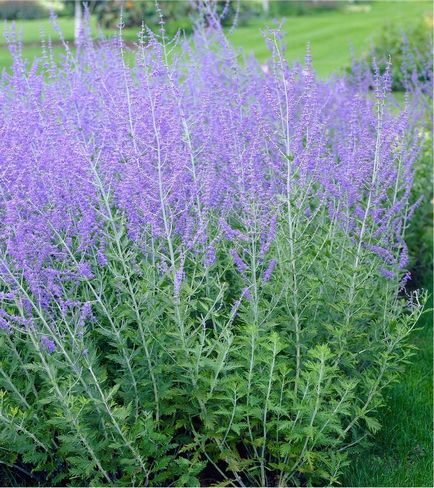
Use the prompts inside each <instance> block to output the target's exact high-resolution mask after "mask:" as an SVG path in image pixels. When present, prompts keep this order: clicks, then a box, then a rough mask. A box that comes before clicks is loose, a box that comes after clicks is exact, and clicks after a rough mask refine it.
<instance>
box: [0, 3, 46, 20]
mask: <svg viewBox="0 0 434 488" xmlns="http://www.w3.org/2000/svg"><path fill="white" fill-rule="evenodd" d="M43 17H48V11H47V10H46V9H45V8H44V7H43V6H42V5H41V4H40V3H39V2H37V1H36V0H20V1H17V0H0V19H1V20H31V19H41V18H43Z"/></svg>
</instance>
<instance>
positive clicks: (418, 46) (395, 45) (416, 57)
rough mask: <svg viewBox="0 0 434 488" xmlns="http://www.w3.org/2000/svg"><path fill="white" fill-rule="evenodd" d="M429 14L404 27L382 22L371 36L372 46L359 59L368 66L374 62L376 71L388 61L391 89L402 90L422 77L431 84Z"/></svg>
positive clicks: (431, 37) (381, 68)
mask: <svg viewBox="0 0 434 488" xmlns="http://www.w3.org/2000/svg"><path fill="white" fill-rule="evenodd" d="M432 48H433V36H432V17H431V19H429V18H427V19H424V20H423V21H421V22H419V23H418V24H416V25H414V26H411V27H409V28H408V29H406V30H404V29H402V28H398V27H397V26H394V25H391V24H389V25H386V26H385V28H384V29H383V30H382V32H381V34H379V35H378V36H377V37H375V38H374V39H373V42H372V47H371V49H370V51H369V53H367V54H366V55H365V56H364V58H363V61H364V62H365V63H366V64H367V65H368V66H369V67H371V68H372V66H373V64H374V62H375V63H376V64H377V65H378V67H379V68H380V72H384V71H385V70H386V66H387V64H388V63H389V62H390V61H391V62H392V73H391V75H392V89H393V90H395V91H405V90H408V89H409V86H410V85H409V82H410V83H418V82H422V81H425V80H426V79H427V80H428V81H430V82H431V84H432Z"/></svg>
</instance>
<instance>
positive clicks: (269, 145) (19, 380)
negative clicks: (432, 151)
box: [0, 14, 423, 486]
mask: <svg viewBox="0 0 434 488" xmlns="http://www.w3.org/2000/svg"><path fill="white" fill-rule="evenodd" d="M211 19H212V16H211V14H209V15H208V17H207V27H206V28H205V27H204V28H202V29H200V28H198V30H197V31H196V33H195V34H194V36H193V39H192V41H191V42H190V43H189V44H187V43H185V44H183V46H182V47H183V53H182V54H181V55H176V54H175V53H174V52H173V48H174V44H175V43H176V42H178V40H177V39H175V40H174V41H168V40H167V38H166V36H165V34H164V31H163V33H162V34H161V36H159V37H158V36H156V35H154V34H153V33H152V32H148V31H146V30H144V31H142V32H141V33H140V35H139V39H138V44H137V49H135V50H134V51H132V52H131V53H128V56H127V49H126V47H125V46H124V44H123V42H122V38H121V37H119V38H118V39H116V40H114V41H108V40H102V41H101V42H100V43H98V44H97V45H95V44H94V43H93V42H92V41H91V39H90V37H89V35H87V34H86V33H85V34H84V35H83V37H82V39H81V42H80V45H79V46H78V49H77V54H73V53H72V52H70V51H69V50H68V48H67V46H65V47H66V50H65V56H64V58H63V60H62V61H61V62H60V63H59V64H55V63H54V62H53V60H52V57H51V54H50V51H49V50H47V51H44V52H43V56H42V58H41V59H40V60H39V62H35V64H34V65H33V66H32V67H30V68H29V67H28V66H27V65H26V63H25V62H24V61H23V60H22V58H21V56H20V50H19V44H16V43H14V39H13V36H11V39H10V42H11V51H12V54H13V56H14V64H13V67H12V70H11V72H10V73H7V72H4V73H3V76H2V80H1V89H0V134H1V141H2V151H1V153H0V158H1V168H2V171H1V174H0V188H1V196H2V198H1V206H0V209H1V210H0V211H1V217H2V218H1V232H0V253H1V254H0V273H1V290H0V292H1V293H0V299H1V308H0V329H1V330H0V347H1V368H0V373H1V375H0V422H1V430H0V439H1V446H2V450H1V451H0V452H1V454H0V456H1V458H0V461H1V462H2V463H4V464H6V465H15V466H17V467H18V468H19V469H21V470H24V471H27V472H28V474H29V476H31V477H34V478H35V479H36V481H37V482H39V483H46V484H50V485H52V484H66V483H68V484H77V485H87V484H98V485H110V484H114V485H116V486H121V485H128V486H131V485H152V486H161V485H169V484H175V485H177V486H181V485H187V486H191V485H198V484H200V483H202V484H210V483H216V482H219V481H221V480H226V481H225V482H226V483H229V484H234V485H237V486H271V485H277V484H279V486H283V485H291V484H319V483H335V482H337V481H338V479H339V474H340V471H341V468H342V466H344V465H345V464H346V462H347V461H346V456H347V452H348V451H349V449H351V447H352V446H354V445H356V444H358V443H359V442H360V441H362V440H363V439H365V438H366V437H367V435H368V433H369V432H376V431H377V430H378V429H379V428H380V425H379V422H378V420H377V419H376V411H377V409H378V408H379V407H380V406H381V404H382V391H383V390H384V388H385V387H386V386H387V385H388V384H389V383H390V382H392V381H394V380H395V379H396V377H397V374H398V373H399V371H400V368H401V365H402V364H403V363H404V362H405V361H406V360H407V359H408V358H409V356H410V355H411V348H410V346H409V345H408V343H407V339H408V336H409V334H410V332H411V330H412V329H413V328H414V325H415V323H416V320H417V318H418V316H419V315H420V313H421V311H422V306H421V302H423V296H422V297H419V295H418V294H417V293H413V294H411V295H406V292H405V282H406V281H407V280H408V279H409V273H408V271H407V261H408V258H407V248H406V244H405V240H404V236H405V231H406V228H407V226H408V224H409V219H410V218H411V215H412V212H413V210H414V205H411V204H410V203H409V195H410V191H411V187H412V181H413V174H414V166H413V165H414V161H415V160H416V158H417V156H418V148H419V147H420V144H419V138H418V136H417V131H416V130H415V124H414V117H413V116H410V115H411V114H412V113H413V112H411V110H410V109H409V107H408V106H406V107H405V108H404V109H403V110H402V112H400V113H396V110H391V109H390V107H389V101H388V100H389V99H388V91H389V89H390V76H389V71H387V70H386V72H385V73H384V74H383V75H380V74H379V73H377V74H376V75H375V80H374V85H375V96H374V97H372V96H371V94H370V93H368V92H367V91H366V90H364V89H363V88H362V86H363V85H362V84H354V83H349V82H348V81H347V80H346V79H334V80H332V81H329V82H322V81H319V80H318V79H317V78H316V77H315V73H314V71H313V68H312V65H311V61H310V57H309V55H307V57H306V62H305V64H304V66H298V65H297V66H294V67H289V66H288V64H287V62H286V61H285V60H284V48H283V46H282V41H281V38H280V33H279V32H277V31H270V32H269V33H268V34H267V36H266V37H267V43H268V45H269V47H270V50H271V60H270V62H269V64H267V65H266V66H264V67H262V69H261V67H260V66H259V65H258V64H257V63H256V61H255V60H254V59H248V60H242V59H240V56H239V53H237V52H236V51H234V49H233V48H232V47H231V46H230V44H229V43H228V41H227V40H226V39H225V37H224V36H223V34H222V32H221V31H220V28H219V26H218V24H217V23H215V25H212V24H213V22H211ZM208 24H211V26H210V25H208ZM176 52H180V51H179V50H178V51H176ZM132 56H134V62H132V63H130V62H127V60H130V59H131V57H132ZM169 60H170V61H169Z"/></svg>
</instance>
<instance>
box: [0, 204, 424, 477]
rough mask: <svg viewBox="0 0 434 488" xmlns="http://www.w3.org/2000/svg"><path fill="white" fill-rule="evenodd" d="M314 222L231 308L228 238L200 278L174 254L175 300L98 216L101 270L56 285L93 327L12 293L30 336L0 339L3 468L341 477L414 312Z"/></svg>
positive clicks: (35, 473)
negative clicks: (179, 278) (50, 345)
mask: <svg viewBox="0 0 434 488" xmlns="http://www.w3.org/2000/svg"><path fill="white" fill-rule="evenodd" d="M300 218H302V217H300ZM326 224H327V216H326V215H325V214H323V215H318V217H317V218H316V222H315V226H316V232H315V233H313V235H311V236H310V245H309V247H306V246H305V243H304V242H303V241H302V240H300V241H299V242H298V243H297V244H296V249H291V246H293V243H291V242H290V240H289V239H288V237H287V235H286V231H285V222H284V221H282V222H280V223H279V230H278V237H277V239H276V241H275V244H274V246H275V249H274V250H273V251H274V252H275V253H276V254H277V255H278V256H279V257H280V261H279V266H278V267H277V269H276V273H275V276H274V278H272V279H271V280H270V281H269V282H267V283H264V282H261V281H260V280H259V281H254V280H255V277H253V276H250V280H251V281H252V284H254V286H253V293H252V295H253V296H252V298H251V299H250V300H247V301H243V302H242V303H238V306H237V308H236V309H234V307H233V306H232V305H231V304H233V303H234V299H235V297H237V296H239V293H240V287H242V286H243V285H242V282H241V279H240V277H239V276H238V277H237V275H236V274H234V273H233V271H230V269H231V264H230V262H231V257H230V253H229V246H228V245H227V244H226V243H225V241H222V242H221V243H220V245H219V247H218V250H217V252H218V255H219V259H218V261H217V262H216V263H215V264H214V265H213V266H212V267H211V268H210V269H206V268H204V266H203V265H201V264H200V260H198V259H196V258H194V257H193V256H190V258H189V259H187V260H186V261H185V279H184V282H183V284H182V286H181V289H180V292H179V299H174V298H173V290H172V285H171V284H170V280H168V279H167V277H165V276H161V275H159V273H158V270H157V269H156V268H155V266H154V265H153V263H152V262H149V261H148V260H147V259H146V257H145V256H143V254H142V251H141V249H140V248H139V247H138V246H137V245H136V244H135V243H134V242H133V241H131V239H129V238H128V237H127V234H126V230H125V229H126V227H125V221H124V219H123V217H122V216H121V215H120V214H116V213H115V212H114V211H113V212H110V213H109V218H108V223H107V229H106V237H107V241H106V245H107V250H106V252H107V256H108V258H109V259H108V263H107V265H106V266H104V267H101V266H100V265H98V263H97V260H96V258H95V262H94V264H93V266H92V271H93V278H91V279H86V280H83V281H82V282H80V283H70V284H65V286H68V288H69V289H68V296H69V297H70V298H71V302H76V301H77V302H89V303H91V304H92V312H93V316H92V317H91V318H90V319H88V320H90V323H88V324H83V323H82V320H81V317H80V314H79V313H77V312H76V311H75V312H74V309H73V308H72V309H71V311H66V312H65V310H59V312H58V314H57V316H53V314H52V311H51V312H50V313H48V312H47V311H45V310H44V309H43V308H41V307H40V306H39V305H37V304H36V302H35V301H33V300H32V297H31V293H30V291H29V289H28V288H27V285H26V284H25V283H20V284H19V286H20V288H21V289H22V292H23V293H24V294H25V296H27V297H28V299H29V303H30V305H31V306H32V307H33V315H34V320H35V324H36V323H37V324H38V328H36V327H35V328H33V327H32V328H30V329H22V330H21V331H18V330H17V331H15V332H14V334H11V335H10V334H2V335H1V336H0V341H1V344H0V347H1V350H2V364H1V369H0V371H1V374H2V378H1V390H0V420H1V422H2V429H1V431H0V443H1V445H2V446H4V450H3V454H2V462H3V463H7V464H9V465H16V466H18V467H21V468H23V469H24V468H26V469H28V470H29V471H30V470H31V473H32V474H31V476H32V477H34V478H35V479H36V480H37V481H38V482H39V483H44V482H48V483H50V484H59V483H60V484H69V485H83V484H91V485H93V484H96V485H110V484H114V485H116V486H123V485H127V486H129V485H131V484H135V485H141V484H144V485H149V486H162V485H165V484H175V485H177V486H183V485H185V486H196V485H199V484H200V483H201V473H202V472H203V470H204V468H205V467H206V466H208V467H209V466H211V467H213V469H214V473H215V474H214V476H215V479H216V480H218V479H220V478H221V479H229V480H232V482H233V483H234V484H237V485H239V484H241V483H242V484H244V485H247V486H252V485H253V486H256V485H260V486H272V485H277V484H280V485H281V486H282V485H283V486H285V485H291V484H294V483H298V484H299V483H309V484H319V483H322V482H327V483H336V482H337V481H338V478H339V474H340V471H341V468H342V467H343V466H345V464H346V462H347V460H346V459H347V449H348V448H349V447H351V446H352V445H353V444H357V443H358V442H359V441H360V440H361V439H364V438H365V437H366V435H367V434H368V433H369V432H374V433H375V432H376V431H377V430H378V429H379V428H380V424H379V423H378V421H377V419H376V415H375V413H376V411H377V409H378V407H380V406H381V404H382V401H383V397H382V391H383V389H384V388H385V386H386V385H388V384H389V383H391V382H392V381H394V380H395V379H396V377H397V374H398V373H399V371H400V370H401V366H402V364H403V363H405V361H406V360H407V359H408V358H409V357H410V356H411V347H410V346H409V345H408V341H407V339H408V336H409V334H410V332H411V330H412V329H413V327H414V324H415V322H416V320H417V317H418V316H419V315H420V312H421V308H420V306H419V303H418V301H417V297H416V295H414V296H413V299H414V300H415V301H414V302H413V303H412V304H410V305H409V304H408V303H407V300H404V299H402V298H399V297H398V295H397V294H396V293H393V292H392V290H391V289H390V286H391V285H390V284H389V283H388V282H387V280H386V279H385V278H382V277H381V276H380V275H378V273H377V272H376V271H375V269H376V264H377V263H372V256H368V253H367V252H366V253H365V252H364V251H363V250H361V254H360V256H359V263H360V264H359V265H356V267H355V265H354V245H353V243H352V242H351V239H350V238H349V237H348V236H346V235H345V234H344V233H343V232H338V233H336V234H335V235H333V236H330V233H329V230H328V227H327V225H326ZM58 241H59V245H60V246H65V248H66V249H68V250H69V251H70V252H71V256H72V259H73V262H76V263H77V264H78V263H79V261H80V253H79V251H78V250H77V249H73V247H71V246H72V245H71V244H68V243H67V242H66V241H65V239H64V237H63V236H61V235H58ZM251 246H252V247H251V252H250V256H251V259H252V260H254V259H257V254H256V253H257V251H258V246H259V242H252V244H251ZM320 251H321V252H320ZM291 256H297V260H298V264H297V266H300V269H303V270H304V272H303V275H300V276H299V280H298V281H297V282H295V281H294V275H293V274H292V273H293V261H292V260H293V259H294V258H293V257H291ZM368 263H371V265H369V266H368ZM291 276H292V278H291ZM350 276H354V277H355V278H351V286H350V288H349V287H348V280H349V279H350V278H349V277H350ZM294 287H297V290H295V289H294ZM300 299H301V301H300V302H297V300H300ZM8 313H11V314H14V315H19V314H20V313H22V310H20V304H15V305H14V306H12V305H11V307H10V309H9V310H8ZM49 321H51V322H52V321H54V322H55V323H56V324H58V327H59V328H60V327H61V328H62V330H63V332H62V337H61V338H60V337H54V336H50V340H53V341H54V343H55V346H56V350H55V351H54V352H52V353H49V352H47V350H46V349H44V347H43V345H41V342H40V338H39V330H42V331H44V330H46V331H47V334H48V330H51V329H50V326H49V324H48V322H49ZM84 327H85V329H84ZM80 330H83V332H84V331H85V333H77V331H80ZM6 453H9V454H8V455H7V456H6ZM43 480H46V481H43Z"/></svg>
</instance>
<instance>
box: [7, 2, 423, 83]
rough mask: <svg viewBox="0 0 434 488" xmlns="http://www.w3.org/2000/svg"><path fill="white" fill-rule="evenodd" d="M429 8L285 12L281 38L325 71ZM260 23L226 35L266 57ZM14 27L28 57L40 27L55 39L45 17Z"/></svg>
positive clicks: (296, 55) (376, 5)
mask: <svg viewBox="0 0 434 488" xmlns="http://www.w3.org/2000/svg"><path fill="white" fill-rule="evenodd" d="M430 13H432V3H431V2H429V1H419V0H415V1H413V0H406V1H396V2H395V1H389V2H376V1H373V2H370V3H368V4H366V5H361V6H360V5H356V6H355V7H353V9H349V8H347V9H341V10H337V11H330V12H323V13H319V14H315V15H307V16H301V17H289V18H287V19H286V20H285V23H284V26H283V30H284V32H285V33H286V41H287V51H286V55H287V58H288V59H289V60H291V61H294V60H300V59H303V57H304V54H305V52H306V46H307V44H308V43H310V44H311V50H312V56H313V60H314V66H315V69H316V70H317V72H318V73H319V74H320V75H321V76H327V75H329V74H330V73H332V72H333V71H336V70H339V69H342V68H344V67H345V66H347V65H348V63H349V62H350V59H351V48H353V49H354V51H355V52H356V53H360V52H361V51H363V50H366V49H367V48H368V47H369V43H370V40H371V39H372V37H373V36H374V35H375V34H377V33H379V32H380V31H381V29H382V28H383V27H384V26H385V25H387V24H393V25H396V26H402V27H405V26H408V25H409V24H414V23H416V22H420V21H421V20H422V18H423V17H424V16H427V15H429V14H430ZM266 24H268V25H270V26H272V25H273V22H272V21H271V20H270V21H269V22H267V23H266ZM266 24H264V22H263V21H257V22H252V23H250V24H249V25H248V26H247V27H243V26H241V27H238V28H237V29H236V30H235V32H234V33H233V34H232V35H231V39H232V41H233V42H234V44H235V45H237V46H240V47H242V48H243V49H244V50H245V52H246V53H250V52H253V53H254V54H255V56H256V57H257V58H258V59H259V60H260V61H264V60H265V59H266V58H267V57H268V56H269V52H268V49H267V47H266V46H265V43H264V40H263V36H262V34H261V30H263V29H264V27H265V26H266ZM59 25H60V27H61V29H62V31H63V35H64V37H65V40H67V41H72V40H73V37H74V21H73V19H71V18H60V19H59ZM5 28H6V27H5V24H3V25H2V26H1V28H0V30H1V36H0V67H7V66H9V65H10V62H11V57H10V54H9V52H8V50H7V48H6V46H5V41H4V37H3V32H4V30H5ZM92 29H93V30H94V32H97V26H96V20H95V19H94V18H92ZM17 30H18V31H20V32H22V39H23V44H24V54H25V55H26V56H28V57H29V58H32V57H33V56H35V55H37V54H38V53H39V47H38V43H39V38H40V32H41V30H43V31H44V32H45V33H46V34H47V35H50V36H52V38H53V39H56V38H57V36H56V33H55V32H54V30H53V28H52V27H51V25H50V21H49V20H48V19H47V20H44V19H42V20H31V21H20V22H17ZM104 33H105V34H106V35H111V34H113V33H114V31H111V30H107V29H106V30H105V31H104ZM123 36H124V38H125V39H126V40H130V41H134V40H136V39H137V29H125V30H124V32H123ZM61 50H62V48H61V47H57V46H55V51H57V52H61Z"/></svg>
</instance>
